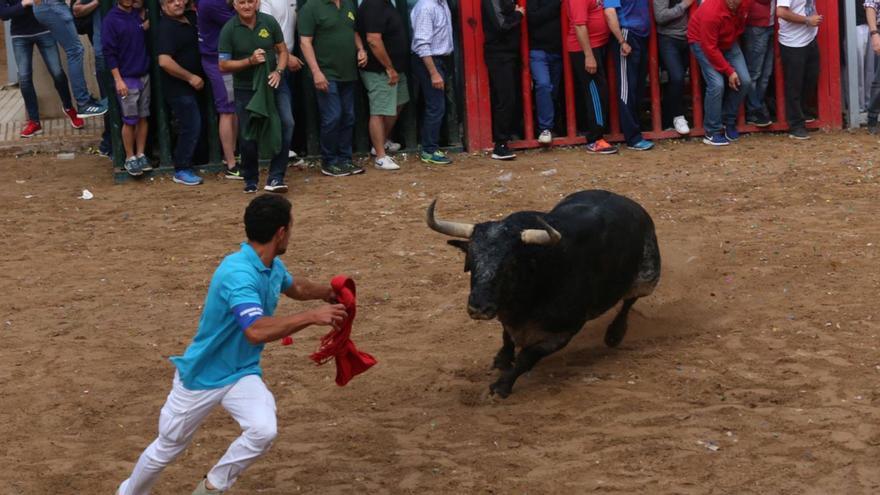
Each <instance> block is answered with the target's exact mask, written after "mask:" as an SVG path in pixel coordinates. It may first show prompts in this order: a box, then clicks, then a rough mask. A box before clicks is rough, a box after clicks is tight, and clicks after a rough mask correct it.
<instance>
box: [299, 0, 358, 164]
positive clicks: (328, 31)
mask: <svg viewBox="0 0 880 495" xmlns="http://www.w3.org/2000/svg"><path fill="white" fill-rule="evenodd" d="M356 11H357V10H356V9H355V6H354V3H353V2H352V0H310V1H309V2H307V3H306V5H305V6H304V7H303V8H302V9H301V10H300V12H299V21H298V22H299V34H300V48H302V52H303V56H304V57H305V59H306V64H308V66H309V70H310V71H311V72H312V79H313V80H314V82H315V89H316V94H317V99H318V110H319V111H320V112H321V172H322V173H323V174H324V175H329V176H332V177H343V176H346V175H352V174H359V173H362V172H363V171H364V169H362V168H360V167H358V166H356V165H354V164H353V163H352V160H351V141H352V132H353V130H354V90H355V84H356V83H357V79H358V71H357V68H358V67H363V66H364V65H366V64H367V52H366V51H364V45H363V42H362V41H361V37H360V36H359V35H358V33H357V31H355V12H356Z"/></svg>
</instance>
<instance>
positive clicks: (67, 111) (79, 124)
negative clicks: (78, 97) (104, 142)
mask: <svg viewBox="0 0 880 495" xmlns="http://www.w3.org/2000/svg"><path fill="white" fill-rule="evenodd" d="M61 110H63V111H64V115H67V118H68V119H69V120H70V127H73V128H74V129H82V128H83V127H85V125H86V123H85V122H83V119H81V118H79V117H78V116H77V115H76V110H74V109H73V108H62V109H61Z"/></svg>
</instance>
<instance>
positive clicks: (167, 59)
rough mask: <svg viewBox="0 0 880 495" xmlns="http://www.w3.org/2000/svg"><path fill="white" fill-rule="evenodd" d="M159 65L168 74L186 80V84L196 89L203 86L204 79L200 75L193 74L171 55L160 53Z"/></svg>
mask: <svg viewBox="0 0 880 495" xmlns="http://www.w3.org/2000/svg"><path fill="white" fill-rule="evenodd" d="M159 67H161V68H162V70H164V71H165V72H167V73H168V74H169V75H171V76H174V77H176V78H178V79H180V80H182V81H186V83H187V84H189V85H190V86H192V87H193V89H195V90H196V91H198V90H200V89H202V88H203V87H204V86H205V81H203V80H202V78H201V77H199V76H197V75H195V74H193V73H192V72H190V71H188V70H186V69H184V68H183V67H181V66H180V64H178V63H177V61H176V60H174V59H173V58H172V57H171V55H168V54H166V53H162V54H160V55H159Z"/></svg>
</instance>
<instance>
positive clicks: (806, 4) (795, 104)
mask: <svg viewBox="0 0 880 495" xmlns="http://www.w3.org/2000/svg"><path fill="white" fill-rule="evenodd" d="M776 16H777V17H778V18H779V45H780V52H781V55H782V72H783V77H784V79H785V118H786V120H788V126H789V131H788V137H790V138H793V139H809V138H810V136H809V134H807V129H806V127H805V124H806V123H807V121H812V120H815V116H811V115H810V114H809V112H805V111H804V102H805V101H806V100H807V99H809V98H811V97H812V96H814V95H815V94H816V88H817V86H818V83H819V44H818V43H817V42H816V35H817V34H818V33H819V24H821V23H822V20H823V16H821V15H819V14H818V13H817V12H816V0H778V2H777V3H776Z"/></svg>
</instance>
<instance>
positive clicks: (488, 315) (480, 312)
mask: <svg viewBox="0 0 880 495" xmlns="http://www.w3.org/2000/svg"><path fill="white" fill-rule="evenodd" d="M467 311H468V315H469V316H470V317H471V318H473V319H474V320H491V319H492V318H495V315H496V314H497V313H498V308H496V307H495V306H480V307H476V306H474V305H472V304H468V308H467Z"/></svg>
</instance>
